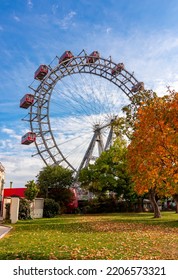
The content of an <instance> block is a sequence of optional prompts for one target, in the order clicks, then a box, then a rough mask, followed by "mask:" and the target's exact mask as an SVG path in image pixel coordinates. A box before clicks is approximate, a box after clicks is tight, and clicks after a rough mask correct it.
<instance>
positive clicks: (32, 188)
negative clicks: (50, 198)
mask: <svg viewBox="0 0 178 280" xmlns="http://www.w3.org/2000/svg"><path fill="white" fill-rule="evenodd" d="M25 187H26V188H27V189H26V190H25V197H26V199H28V200H30V201H33V200H34V199H35V197H36V196H37V194H38V192H39V188H38V186H37V184H36V183H35V181H34V180H31V181H28V182H27V183H26V185H25Z"/></svg>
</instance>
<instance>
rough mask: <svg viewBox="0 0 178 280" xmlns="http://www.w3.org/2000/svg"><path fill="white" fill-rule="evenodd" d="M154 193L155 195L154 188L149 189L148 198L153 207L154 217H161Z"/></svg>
mask: <svg viewBox="0 0 178 280" xmlns="http://www.w3.org/2000/svg"><path fill="white" fill-rule="evenodd" d="M155 195H156V193H155V190H154V189H151V190H150V191H149V199H150V202H151V205H152V207H153V211H154V218H161V213H160V210H159V207H158V204H157V203H156V198H155Z"/></svg>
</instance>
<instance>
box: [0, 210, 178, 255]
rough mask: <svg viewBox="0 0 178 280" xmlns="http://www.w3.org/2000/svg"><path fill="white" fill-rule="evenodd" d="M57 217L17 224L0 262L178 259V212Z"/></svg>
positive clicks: (1, 244)
mask: <svg viewBox="0 0 178 280" xmlns="http://www.w3.org/2000/svg"><path fill="white" fill-rule="evenodd" d="M152 217H153V214H152V213H140V214H135V213H122V214H121V213H116V214H103V215H62V216H59V217H57V218H52V219H36V220H28V221H19V222H18V223H17V224H15V225H13V229H12V230H11V231H10V233H9V234H8V235H6V236H5V237H4V238H3V239H1V240H0V259H1V260H2V259H78V260H80V259H176V260H177V259H178V214H175V213H173V212H164V213H162V218H161V219H153V218H152Z"/></svg>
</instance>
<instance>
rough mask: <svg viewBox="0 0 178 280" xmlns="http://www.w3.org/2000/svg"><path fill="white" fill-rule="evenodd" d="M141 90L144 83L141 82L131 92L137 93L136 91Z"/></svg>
mask: <svg viewBox="0 0 178 280" xmlns="http://www.w3.org/2000/svg"><path fill="white" fill-rule="evenodd" d="M141 90H144V83H143V82H139V83H137V84H136V85H134V86H133V87H132V89H131V91H132V92H137V91H141Z"/></svg>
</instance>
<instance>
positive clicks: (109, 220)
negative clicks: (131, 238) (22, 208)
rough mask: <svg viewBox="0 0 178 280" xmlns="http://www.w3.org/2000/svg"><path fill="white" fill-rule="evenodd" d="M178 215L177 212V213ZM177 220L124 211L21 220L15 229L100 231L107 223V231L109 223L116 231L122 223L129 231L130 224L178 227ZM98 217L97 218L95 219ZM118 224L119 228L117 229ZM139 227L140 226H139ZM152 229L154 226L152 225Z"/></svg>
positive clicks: (119, 227)
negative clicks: (100, 227)
mask: <svg viewBox="0 0 178 280" xmlns="http://www.w3.org/2000/svg"><path fill="white" fill-rule="evenodd" d="M175 215H177V214H175ZM175 217H176V218H177V220H173V219H172V220H167V218H166V220H165V217H163V218H162V219H160V218H158V219H155V218H153V216H152V213H149V214H148V213H137V214H135V213H122V214H120V213H119V214H117V213H116V214H103V215H85V216H84V215H81V216H80V215H69V216H68V215H64V216H59V217H56V218H49V219H35V220H28V221H19V222H18V223H17V224H16V225H15V226H14V228H15V231H16V232H20V231H30V232H37V231H38V232H39V231H61V232H64V233H70V232H71V233H77V232H78V233H79V232H80V233H81V232H82V233H88V232H90V233H92V232H100V229H99V226H100V225H101V226H102V230H101V231H103V227H104V225H105V224H106V230H105V231H106V232H107V231H110V228H109V227H108V225H109V224H110V225H111V228H113V227H114V231H115V232H117V231H121V230H122V225H123V228H124V227H125V226H124V224H125V225H126V224H127V227H126V228H127V231H131V230H132V231H133V230H134V228H133V227H132V228H129V226H128V225H129V224H135V225H139V224H140V225H142V226H140V228H142V227H143V226H144V225H146V226H160V227H163V228H165V227H166V228H169V227H170V228H178V216H175ZM95 218H96V219H95ZM100 218H101V219H100ZM117 225H118V229H117ZM137 229H138V226H137ZM150 230H153V228H151V227H150Z"/></svg>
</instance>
